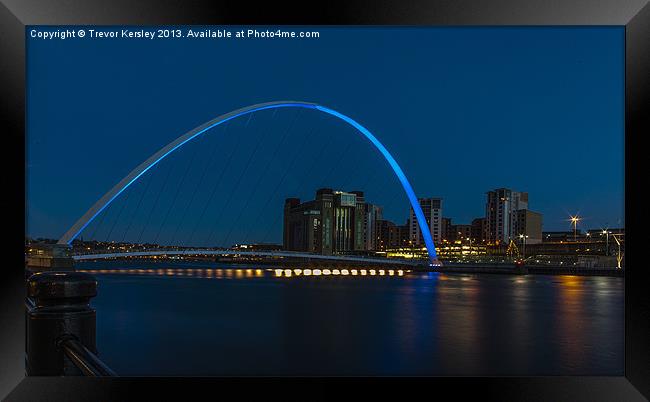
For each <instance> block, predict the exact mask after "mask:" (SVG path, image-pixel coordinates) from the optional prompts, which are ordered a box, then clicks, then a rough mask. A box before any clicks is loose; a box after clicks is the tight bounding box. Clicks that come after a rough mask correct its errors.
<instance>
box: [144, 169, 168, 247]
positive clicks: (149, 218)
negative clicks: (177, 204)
mask: <svg viewBox="0 0 650 402" xmlns="http://www.w3.org/2000/svg"><path fill="white" fill-rule="evenodd" d="M173 170H174V169H173V167H172V166H171V165H169V168H168V169H167V175H165V179H164V180H163V182H162V186H161V187H160V190H158V193H157V194H156V199H155V200H154V202H153V204H152V205H151V209H150V210H149V213H148V214H147V219H146V220H145V222H144V225H142V229H141V230H140V235H139V236H138V240H137V241H136V243H138V244H139V243H140V241H141V240H142V236H143V235H144V232H145V230H146V229H147V227H148V226H149V222H150V221H151V215H152V214H153V211H154V210H155V209H156V207H157V206H158V201H159V200H160V196H161V195H162V194H163V193H164V192H165V189H166V188H167V183H168V182H169V177H170V176H171V174H172V171H173Z"/></svg>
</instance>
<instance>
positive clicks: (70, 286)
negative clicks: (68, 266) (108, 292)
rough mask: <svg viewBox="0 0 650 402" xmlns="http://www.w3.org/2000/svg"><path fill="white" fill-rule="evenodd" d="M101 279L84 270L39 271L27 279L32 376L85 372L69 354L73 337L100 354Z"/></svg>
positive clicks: (29, 369)
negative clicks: (94, 304) (95, 300)
mask: <svg viewBox="0 0 650 402" xmlns="http://www.w3.org/2000/svg"><path fill="white" fill-rule="evenodd" d="M95 295H97V280H96V279H95V278H94V277H93V276H92V275H89V274H86V273H82V272H70V271H68V272H57V271H50V272H39V273H36V274H34V275H32V276H30V277H29V279H28V280H27V298H26V303H25V307H26V309H25V314H26V317H25V319H26V333H25V336H26V339H25V342H26V344H25V351H26V354H25V360H26V362H25V363H26V370H27V375H29V376H61V375H83V374H84V373H83V372H82V371H81V370H80V369H79V368H78V367H77V365H75V364H74V363H73V361H72V360H71V359H70V358H68V357H67V356H66V353H65V351H64V343H66V342H69V341H73V342H76V343H78V344H81V345H83V347H85V348H86V349H87V350H88V351H90V352H92V353H94V354H96V353H97V348H96V345H95V310H94V309H92V308H91V307H90V305H89V303H90V299H91V298H92V297H94V296H95Z"/></svg>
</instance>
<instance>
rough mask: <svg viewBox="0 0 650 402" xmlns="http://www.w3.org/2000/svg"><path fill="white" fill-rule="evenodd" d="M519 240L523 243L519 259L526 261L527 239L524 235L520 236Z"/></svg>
mask: <svg viewBox="0 0 650 402" xmlns="http://www.w3.org/2000/svg"><path fill="white" fill-rule="evenodd" d="M519 238H520V239H521V241H522V243H523V247H522V248H521V257H522V258H523V259H526V239H527V238H528V235H526V236H524V235H522V234H520V235H519Z"/></svg>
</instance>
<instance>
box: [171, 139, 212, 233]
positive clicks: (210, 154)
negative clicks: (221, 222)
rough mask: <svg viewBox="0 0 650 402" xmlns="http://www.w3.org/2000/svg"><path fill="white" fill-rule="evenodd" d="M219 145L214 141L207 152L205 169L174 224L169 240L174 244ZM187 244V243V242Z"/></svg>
mask: <svg viewBox="0 0 650 402" xmlns="http://www.w3.org/2000/svg"><path fill="white" fill-rule="evenodd" d="M218 147H219V142H218V141H214V146H213V147H212V150H211V151H210V152H209V153H208V155H209V158H208V162H207V163H206V164H205V169H203V173H201V177H200V178H199V181H198V182H197V183H196V186H195V187H194V191H192V196H191V197H190V202H189V203H188V204H187V205H186V206H185V210H184V211H183V214H182V215H181V219H180V220H179V221H178V225H176V229H175V230H174V234H173V235H172V238H171V240H170V243H171V244H174V240H176V235H177V234H178V231H179V230H180V228H181V225H182V224H183V223H185V217H186V216H187V212H188V211H189V209H190V207H191V206H192V203H193V202H194V198H196V193H197V191H198V190H199V188H201V184H203V180H204V179H205V175H206V173H207V172H208V170H209V168H210V167H211V166H212V162H213V160H214V155H215V153H216V151H217V148H218ZM188 245H189V244H188Z"/></svg>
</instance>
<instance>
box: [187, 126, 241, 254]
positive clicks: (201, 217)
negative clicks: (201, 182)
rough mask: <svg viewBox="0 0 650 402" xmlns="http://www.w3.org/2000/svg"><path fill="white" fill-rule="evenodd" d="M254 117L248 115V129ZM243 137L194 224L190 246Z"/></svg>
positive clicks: (238, 138) (236, 144) (238, 140)
mask: <svg viewBox="0 0 650 402" xmlns="http://www.w3.org/2000/svg"><path fill="white" fill-rule="evenodd" d="M252 116H253V114H250V115H248V120H247V122H246V127H248V122H250V118H251V117H252ZM229 123H230V122H227V123H226V125H225V128H224V130H226V131H227V129H228V124H229ZM241 137H242V136H236V138H237V139H236V142H235V146H234V147H233V149H232V151H231V152H230V155H228V159H227V160H226V165H225V166H224V168H223V169H221V172H220V173H219V177H218V178H217V180H216V181H215V183H214V185H213V186H212V190H211V191H210V195H209V196H208V199H207V201H206V203H205V205H204V206H203V209H202V210H201V214H200V215H199V219H198V220H197V221H196V223H195V224H194V228H193V229H192V233H191V234H190V238H189V240H188V244H190V245H191V244H192V240H194V235H195V234H196V231H197V229H198V227H199V224H200V223H201V222H203V217H204V216H205V213H206V211H207V210H208V207H209V206H210V204H211V203H212V199H213V198H214V195H215V194H216V192H217V189H218V188H219V186H220V185H221V181H222V180H223V177H224V176H225V173H226V171H227V170H228V168H229V167H230V163H231V162H232V159H233V156H234V155H235V154H236V153H237V152H236V151H237V149H239V145H240V143H241V141H240V138H241Z"/></svg>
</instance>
